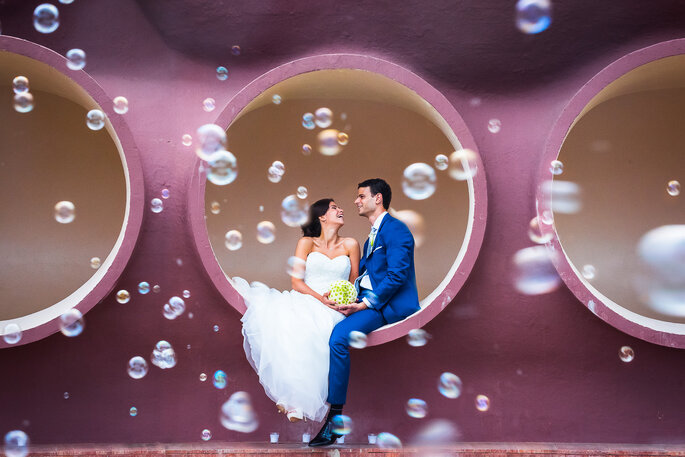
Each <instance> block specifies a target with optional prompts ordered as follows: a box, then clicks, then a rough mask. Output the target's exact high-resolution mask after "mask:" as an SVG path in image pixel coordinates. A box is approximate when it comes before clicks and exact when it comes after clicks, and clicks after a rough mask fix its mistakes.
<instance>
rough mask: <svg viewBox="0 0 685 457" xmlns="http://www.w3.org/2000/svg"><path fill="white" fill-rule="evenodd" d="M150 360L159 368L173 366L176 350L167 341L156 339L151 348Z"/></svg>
mask: <svg viewBox="0 0 685 457" xmlns="http://www.w3.org/2000/svg"><path fill="white" fill-rule="evenodd" d="M150 361H151V362H152V364H153V365H155V366H158V367H159V368H162V369H166V368H173V367H175V366H176V352H174V348H172V347H171V344H169V343H168V342H167V341H164V340H161V341H158V342H157V344H156V345H155V348H154V349H153V350H152V357H151V358H150Z"/></svg>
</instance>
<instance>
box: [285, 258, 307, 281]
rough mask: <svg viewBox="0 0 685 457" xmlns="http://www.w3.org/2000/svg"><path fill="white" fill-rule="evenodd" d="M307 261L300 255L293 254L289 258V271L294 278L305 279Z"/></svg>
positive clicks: (287, 269)
mask: <svg viewBox="0 0 685 457" xmlns="http://www.w3.org/2000/svg"><path fill="white" fill-rule="evenodd" d="M306 264H307V262H305V261H304V260H303V259H300V258H299V257H295V256H291V257H290V258H288V264H287V267H286V271H287V273H288V274H289V275H290V276H292V277H293V278H298V279H304V270H305V266H306Z"/></svg>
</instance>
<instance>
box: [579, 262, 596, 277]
mask: <svg viewBox="0 0 685 457" xmlns="http://www.w3.org/2000/svg"><path fill="white" fill-rule="evenodd" d="M581 274H582V275H583V278H585V279H595V275H596V274H597V269H596V268H595V266H594V265H583V270H582V271H581Z"/></svg>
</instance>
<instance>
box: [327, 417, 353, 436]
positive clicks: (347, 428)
mask: <svg viewBox="0 0 685 457" xmlns="http://www.w3.org/2000/svg"><path fill="white" fill-rule="evenodd" d="M331 425H332V427H331V431H332V432H333V433H335V434H336V435H349V434H350V432H351V431H352V419H350V418H349V417H348V416H345V415H344V414H338V415H336V416H333V419H331Z"/></svg>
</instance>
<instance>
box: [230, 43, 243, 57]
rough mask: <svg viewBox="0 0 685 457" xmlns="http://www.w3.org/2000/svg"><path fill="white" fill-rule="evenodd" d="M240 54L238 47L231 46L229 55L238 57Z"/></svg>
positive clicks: (235, 45)
mask: <svg viewBox="0 0 685 457" xmlns="http://www.w3.org/2000/svg"><path fill="white" fill-rule="evenodd" d="M240 52H241V49H240V46H238V45H237V44H234V45H233V46H231V54H233V55H234V56H239V55H240Z"/></svg>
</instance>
